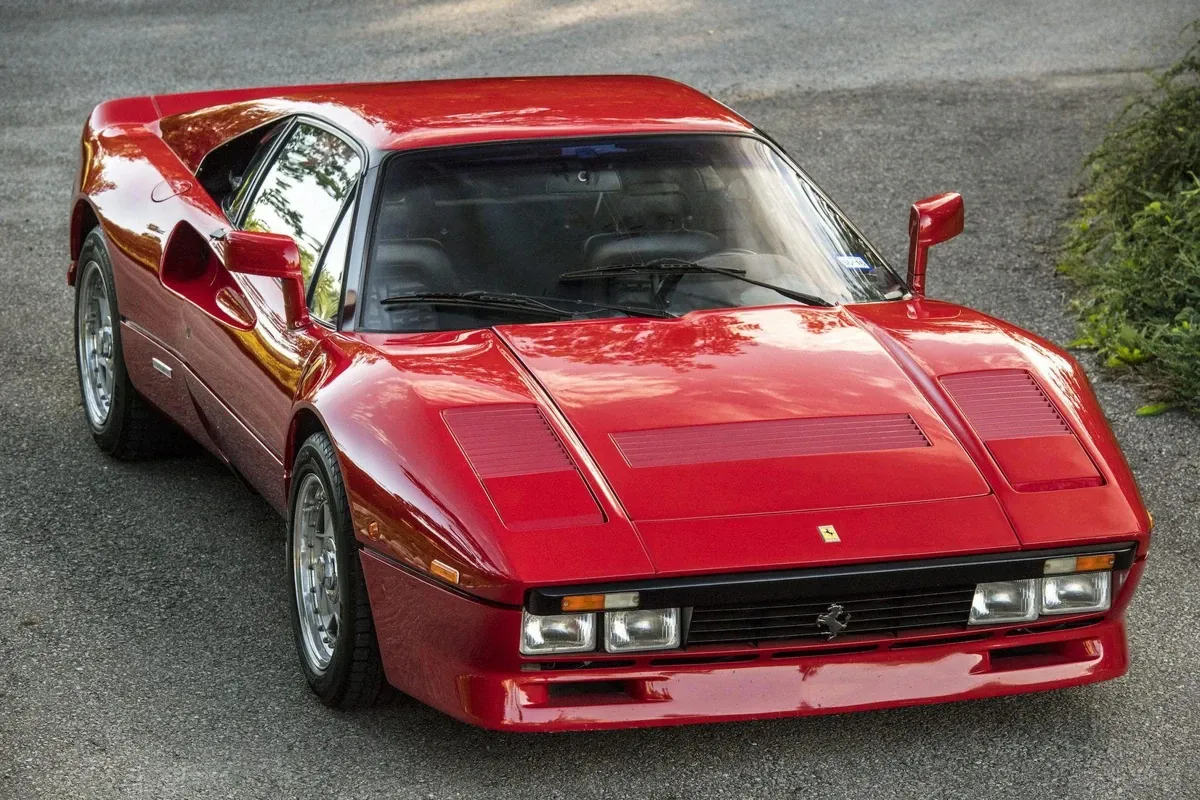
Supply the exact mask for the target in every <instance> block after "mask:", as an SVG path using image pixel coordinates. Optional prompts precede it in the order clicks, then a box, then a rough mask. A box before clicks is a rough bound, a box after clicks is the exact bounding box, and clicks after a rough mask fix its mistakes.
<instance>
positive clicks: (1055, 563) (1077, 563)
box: [1042, 553, 1117, 575]
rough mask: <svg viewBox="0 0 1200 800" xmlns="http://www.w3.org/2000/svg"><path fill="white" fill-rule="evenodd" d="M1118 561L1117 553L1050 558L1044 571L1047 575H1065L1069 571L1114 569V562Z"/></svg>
mask: <svg viewBox="0 0 1200 800" xmlns="http://www.w3.org/2000/svg"><path fill="white" fill-rule="evenodd" d="M1116 562H1117V556H1116V554H1115V553H1101V554H1099V555H1094V556H1067V557H1066V558H1050V559H1047V560H1046V564H1045V566H1044V567H1043V568H1042V571H1043V573H1044V574H1046V575H1065V574H1067V573H1069V572H1096V571H1098V570H1102V569H1112V568H1113V564H1115V563H1116Z"/></svg>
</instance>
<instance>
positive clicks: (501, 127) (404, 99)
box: [154, 75, 753, 162]
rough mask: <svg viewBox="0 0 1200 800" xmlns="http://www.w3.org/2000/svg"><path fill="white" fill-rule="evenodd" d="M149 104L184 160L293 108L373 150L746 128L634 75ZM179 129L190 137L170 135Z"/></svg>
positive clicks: (362, 87)
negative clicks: (202, 131)
mask: <svg viewBox="0 0 1200 800" xmlns="http://www.w3.org/2000/svg"><path fill="white" fill-rule="evenodd" d="M154 102H155V103H156V105H157V107H158V109H159V113H160V115H161V117H162V119H161V121H160V125H161V131H162V133H163V136H164V138H165V139H167V140H168V142H169V143H171V144H172V147H173V148H174V149H176V151H177V152H179V151H180V149H181V148H182V149H183V150H192V151H193V152H192V153H189V154H188V155H190V156H191V157H190V158H186V159H185V160H188V161H193V160H194V161H197V162H198V160H199V158H202V157H203V154H204V153H206V152H208V150H211V149H212V148H213V147H215V146H216V145H218V144H220V143H221V142H222V141H227V140H228V139H229V138H231V137H232V136H236V135H238V134H239V133H240V132H243V130H249V129H251V128H253V127H257V126H259V125H261V124H263V123H264V122H268V121H270V120H271V119H273V118H278V117H284V116H289V115H293V114H311V115H313V116H316V117H319V118H324V119H326V120H328V121H330V122H332V123H334V124H336V125H338V126H340V127H342V128H345V129H346V130H347V131H348V132H350V133H351V134H353V135H354V136H356V137H357V138H358V139H359V140H360V141H361V142H362V143H363V144H364V145H365V146H367V147H368V148H372V149H374V150H406V149H412V148H418V147H433V146H445V145H454V144H467V143H472V142H495V141H506V140H515V139H530V138H542V137H576V136H592V135H598V136H604V135H609V134H627V133H666V132H701V131H707V132H726V133H728V132H746V131H750V130H753V126H751V125H750V123H748V122H747V121H746V120H745V119H743V118H742V117H740V116H738V115H737V114H736V113H734V112H733V111H732V110H730V109H729V108H727V107H725V106H724V105H722V104H721V103H718V102H717V101H716V100H713V99H712V98H711V97H708V96H707V95H705V94H703V93H701V92H699V91H697V90H695V89H693V88H691V87H689V86H685V85H684V84H682V83H678V82H676V81H672V80H668V79H666V78H658V77H651V76H644V75H589V76H553V77H526V78H473V79H458V80H436V81H410V82H398V83H356V84H355V83H350V84H333V85H323V86H292V87H270V88H261V89H239V90H230V91H216V92H203V93H195V94H187V95H159V96H156V97H155V98H154ZM206 121H207V122H208V125H205V122H206ZM205 127H208V128H209V129H210V131H211V132H210V134H209V135H207V136H204V135H200V136H197V129H198V128H205ZM184 133H186V135H187V137H188V139H190V141H182V140H180V141H175V142H172V141H171V139H172V137H175V138H176V139H182V134H184ZM197 151H200V152H197Z"/></svg>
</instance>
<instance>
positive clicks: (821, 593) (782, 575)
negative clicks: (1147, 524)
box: [525, 543, 1137, 614]
mask: <svg viewBox="0 0 1200 800" xmlns="http://www.w3.org/2000/svg"><path fill="white" fill-rule="evenodd" d="M1136 551H1137V546H1136V545H1134V544H1127V543H1121V544H1100V545H1091V546H1086V547H1067V548H1056V549H1052V550H1026V551H1023V552H1017V553H992V554H988V555H976V556H954V557H951V558H936V559H922V560H918V561H893V562H886V563H873V564H854V565H850V566H843V567H822V568H817V569H802V570H774V571H770V572H750V573H738V574H733V575H697V576H689V577H684V578H652V579H648V580H643V581H626V582H621V583H599V584H595V583H594V584H584V585H576V586H560V587H546V588H538V589H532V590H530V591H529V593H528V594H527V596H526V601H525V605H526V607H527V608H528V609H529V610H530V612H532V613H534V614H558V613H561V611H562V598H564V597H566V596H568V595H576V594H606V593H608V592H638V593H639V594H640V598H639V599H640V602H639V607H640V608H673V607H677V606H696V607H701V608H708V607H712V606H720V605H726V604H731V603H732V604H740V603H766V602H772V601H787V600H802V599H806V598H828V597H830V596H838V595H845V596H846V597H853V596H855V595H864V594H872V593H877V592H886V591H893V590H908V589H924V588H935V587H941V586H963V585H968V584H975V583H982V582H986V581H1011V580H1020V579H1022V578H1040V577H1042V574H1043V566H1042V562H1043V561H1045V560H1046V559H1048V558H1058V557H1060V556H1074V555H1092V554H1096V553H1113V554H1114V555H1115V556H1116V557H1117V558H1116V564H1115V566H1114V568H1115V569H1129V567H1130V566H1131V565H1132V564H1133V560H1134V556H1135V555H1136Z"/></svg>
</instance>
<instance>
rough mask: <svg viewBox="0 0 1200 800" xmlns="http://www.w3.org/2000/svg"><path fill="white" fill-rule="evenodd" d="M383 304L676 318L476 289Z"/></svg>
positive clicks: (668, 314)
mask: <svg viewBox="0 0 1200 800" xmlns="http://www.w3.org/2000/svg"><path fill="white" fill-rule="evenodd" d="M379 303H380V305H384V306H398V305H429V306H461V307H467V308H491V309H500V310H505V311H524V312H528V313H533V314H541V315H543V316H546V317H556V318H561V319H566V318H569V317H574V316H576V315H577V314H579V313H581V312H579V311H568V310H566V309H564V308H558V307H556V306H554V305H551V304H552V303H570V304H571V305H574V306H587V307H588V308H595V309H605V310H608V311H620V312H621V313H623V314H629V315H631V316H645V317H674V316H676V315H675V314H672V313H671V312H669V311H664V310H662V309H658V308H646V307H642V306H622V305H610V304H608V303H594V302H592V301H590V300H575V299H573V298H569V297H535V296H533V295H527V294H516V293H511V292H486V291H483V290H474V291H469V292H415V293H413V294H398V295H393V296H391V297H385V298H384V299H382V300H380V301H379Z"/></svg>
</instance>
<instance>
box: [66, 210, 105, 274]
mask: <svg viewBox="0 0 1200 800" xmlns="http://www.w3.org/2000/svg"><path fill="white" fill-rule="evenodd" d="M98 227H100V217H99V215H98V214H96V209H95V208H93V207H92V204H91V202H89V201H88V200H87V199H86V198H83V197H81V198H79V199H78V200H76V201H75V207H74V208H72V209H71V240H70V241H71V268H70V270H69V271H68V272H67V285H68V286H74V285H75V273H76V272H77V271H78V269H77V268H78V262H79V256H80V254H82V253H83V240H84V239H86V238H87V235H88V234H89V233H90V232H91V231H92V230H93V229H94V228H98Z"/></svg>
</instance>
